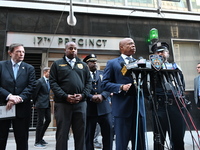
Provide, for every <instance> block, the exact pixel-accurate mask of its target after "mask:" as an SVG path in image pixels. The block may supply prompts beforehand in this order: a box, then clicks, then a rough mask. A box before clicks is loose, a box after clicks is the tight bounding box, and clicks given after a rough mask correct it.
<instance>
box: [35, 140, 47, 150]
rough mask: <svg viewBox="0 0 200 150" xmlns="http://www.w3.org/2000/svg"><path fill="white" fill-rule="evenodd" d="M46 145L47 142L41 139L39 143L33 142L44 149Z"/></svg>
mask: <svg viewBox="0 0 200 150" xmlns="http://www.w3.org/2000/svg"><path fill="white" fill-rule="evenodd" d="M46 145H48V143H47V142H46V141H45V140H43V139H42V140H41V141H40V142H39V143H35V144H34V147H35V148H38V149H45V148H46Z"/></svg>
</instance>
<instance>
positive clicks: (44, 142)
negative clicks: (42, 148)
mask: <svg viewBox="0 0 200 150" xmlns="http://www.w3.org/2000/svg"><path fill="white" fill-rule="evenodd" d="M40 143H41V144H43V145H48V143H47V142H46V141H45V140H43V139H42V140H41V142H40Z"/></svg>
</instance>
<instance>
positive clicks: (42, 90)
mask: <svg viewBox="0 0 200 150" xmlns="http://www.w3.org/2000/svg"><path fill="white" fill-rule="evenodd" d="M49 92H50V90H49V89H48V87H47V83H46V80H45V78H44V77H42V78H40V79H38V80H37V82H36V88H35V91H34V93H33V102H34V104H35V106H36V108H49V107H50V99H49Z"/></svg>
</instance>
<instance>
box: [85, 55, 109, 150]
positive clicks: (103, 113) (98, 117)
mask: <svg viewBox="0 0 200 150" xmlns="http://www.w3.org/2000/svg"><path fill="white" fill-rule="evenodd" d="M83 61H84V62H86V63H87V65H88V67H89V69H90V74H91V77H92V79H93V81H92V87H93V88H92V90H91V92H90V95H89V96H88V98H87V125H86V150H94V145H93V141H94V134H95V129H96V125H97V123H98V124H99V125H100V128H101V135H102V137H103V138H102V139H103V141H102V142H103V150H112V143H113V130H112V115H111V106H110V103H109V102H110V101H109V100H110V99H109V98H110V92H106V91H103V89H102V88H101V83H102V79H103V71H101V70H97V58H96V55H94V54H90V55H88V56H86V57H85V58H84V59H83Z"/></svg>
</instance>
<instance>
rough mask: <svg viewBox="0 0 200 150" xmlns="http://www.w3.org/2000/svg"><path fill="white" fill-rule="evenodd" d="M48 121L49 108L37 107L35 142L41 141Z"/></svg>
mask: <svg viewBox="0 0 200 150" xmlns="http://www.w3.org/2000/svg"><path fill="white" fill-rule="evenodd" d="M50 122H51V110H50V108H37V126H36V136H35V143H40V142H41V140H42V139H43V136H44V133H45V131H46V130H47V128H48V126H49V124H50Z"/></svg>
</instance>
